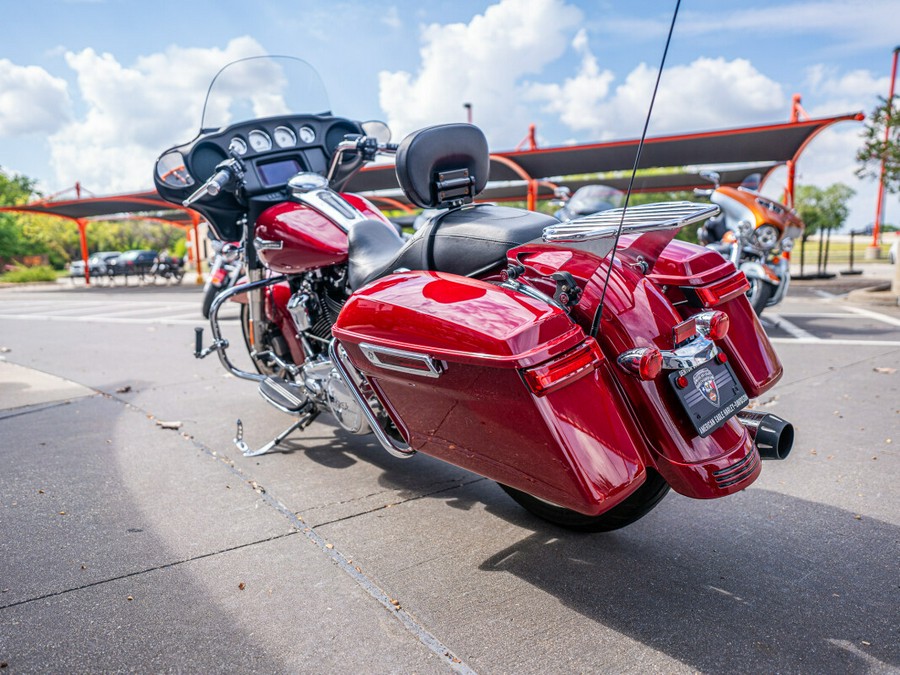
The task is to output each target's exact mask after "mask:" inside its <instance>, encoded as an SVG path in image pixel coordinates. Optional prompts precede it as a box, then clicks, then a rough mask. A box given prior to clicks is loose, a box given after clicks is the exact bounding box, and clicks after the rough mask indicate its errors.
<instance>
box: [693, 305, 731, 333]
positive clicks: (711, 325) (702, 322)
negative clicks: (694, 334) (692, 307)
mask: <svg viewBox="0 0 900 675" xmlns="http://www.w3.org/2000/svg"><path fill="white" fill-rule="evenodd" d="M694 321H696V323H697V330H699V331H700V333H702V334H703V335H704V336H706V337H708V338H709V339H710V340H721V339H722V338H724V337H725V336H726V335H728V329H729V328H730V327H731V319H729V318H728V315H727V314H726V313H725V312H720V311H715V312H703V313H701V314H696V315H694Z"/></svg>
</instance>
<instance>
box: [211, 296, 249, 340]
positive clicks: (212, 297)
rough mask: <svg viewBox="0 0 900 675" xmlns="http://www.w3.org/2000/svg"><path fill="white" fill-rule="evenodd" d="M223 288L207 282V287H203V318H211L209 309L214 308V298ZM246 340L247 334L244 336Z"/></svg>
mask: <svg viewBox="0 0 900 675" xmlns="http://www.w3.org/2000/svg"><path fill="white" fill-rule="evenodd" d="M221 290H222V287H221V286H215V285H213V284H207V286H206V288H204V289H203V306H202V307H201V308H200V311H201V312H202V313H203V318H204V319H208V318H209V310H210V309H212V304H213V300H215V299H216V296H217V295H218V294H219V291H221ZM243 321H244V318H243V314H242V315H241V325H242V326H243ZM244 339H245V340H246V336H245V337H244Z"/></svg>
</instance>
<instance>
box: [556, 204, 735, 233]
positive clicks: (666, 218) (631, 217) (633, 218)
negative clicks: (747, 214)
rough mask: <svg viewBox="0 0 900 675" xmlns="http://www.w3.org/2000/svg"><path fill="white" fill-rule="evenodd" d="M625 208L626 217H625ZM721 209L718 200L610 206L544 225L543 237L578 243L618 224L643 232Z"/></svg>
mask: <svg viewBox="0 0 900 675" xmlns="http://www.w3.org/2000/svg"><path fill="white" fill-rule="evenodd" d="M623 211H624V219H623ZM718 212H719V207H718V206H716V205H715V204H696V203H694V202H659V203H656V204H642V205H640V206H631V207H629V208H628V209H610V210H609V211H601V212H599V213H593V214H591V215H589V216H584V217H583V218H576V219H575V220H571V221H568V222H565V223H560V224H558V225H549V226H547V227H545V228H544V233H543V240H544V241H545V242H548V243H550V242H553V243H564V242H568V243H577V242H582V241H586V240H591V239H608V238H611V237H615V236H616V232H618V230H619V224H620V223H621V224H622V234H643V233H644V232H656V231H659V230H673V229H678V228H681V227H684V226H685V225H690V224H691V223H696V222H699V221H701V220H705V219H706V218H710V217H712V216H714V215H716V214H717V213H718Z"/></svg>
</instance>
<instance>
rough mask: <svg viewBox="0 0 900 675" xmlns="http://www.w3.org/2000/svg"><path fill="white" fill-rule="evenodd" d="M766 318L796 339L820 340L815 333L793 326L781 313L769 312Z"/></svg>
mask: <svg viewBox="0 0 900 675" xmlns="http://www.w3.org/2000/svg"><path fill="white" fill-rule="evenodd" d="M766 320H767V321H768V322H769V323H771V324H772V325H773V326H774V327H776V328H780V329H781V330H783V331H784V332H785V333H788V334H790V335H791V336H793V337H794V338H796V339H797V340H808V341H810V342H821V341H822V339H821V338H817V337H816V336H815V335H813V334H812V333H810V332H809V331H805V330H803V329H802V328H800V326H795V325H794V324H792V323H791V322H790V321H788V320H787V319H785V318H784V317H783V316H782V315H781V314H772V313H769V314H768V315H767V316H766Z"/></svg>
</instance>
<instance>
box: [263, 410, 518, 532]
mask: <svg viewBox="0 0 900 675" xmlns="http://www.w3.org/2000/svg"><path fill="white" fill-rule="evenodd" d="M326 424H327V422H326ZM329 427H330V425H329ZM328 431H330V432H333V435H331V434H330V433H327V432H326V433H320V434H308V433H307V434H303V435H300V436H297V437H296V438H294V439H288V440H286V441H285V442H284V443H283V444H282V446H280V447H279V452H282V453H285V454H291V453H296V452H299V453H302V454H303V455H304V456H305V457H306V458H307V459H309V460H311V461H312V462H314V463H316V464H318V465H319V466H322V467H324V468H326V469H332V470H345V469H349V468H350V467H353V466H355V465H357V464H359V463H364V464H366V465H368V466H370V467H372V468H373V469H375V470H376V471H377V472H378V475H377V481H378V485H379V487H380V488H381V489H382V490H383V491H390V492H393V493H394V500H395V502H397V503H399V502H404V501H409V500H411V499H419V498H423V497H431V498H436V499H443V500H444V501H445V503H446V504H447V505H448V506H451V507H452V508H455V509H460V510H464V511H468V510H469V509H471V508H473V507H474V506H476V505H478V504H485V503H487V502H489V501H491V495H492V494H493V490H494V489H496V492H497V493H499V492H500V490H499V488H495V487H494V484H493V483H492V482H491V481H490V480H489V479H487V478H484V477H482V476H479V475H477V474H474V473H471V472H469V471H466V470H465V469H461V468H459V467H457V466H454V465H452V464H448V463H446V462H443V461H441V460H439V459H435V458H433V457H429V456H428V455H423V454H421V453H419V454H416V455H415V456H413V457H412V458H399V457H394V456H392V455H390V454H388V453H387V452H385V450H384V449H383V448H382V447H381V445H380V444H379V443H378V441H376V440H375V439H374V437H372V436H370V435H369V436H354V435H353V434H349V433H347V432H345V431H344V430H343V429H340V428H338V427H330V428H329V429H328ZM479 483H481V484H484V486H485V488H486V490H485V491H484V492H483V493H482V492H481V491H480V490H478V489H477V488H472V487H470V486H474V485H475V484H479ZM463 486H466V487H467V488H468V489H466V490H459V489H458V488H460V487H463ZM510 504H512V502H510ZM513 509H515V505H513ZM526 520H527V519H526ZM523 522H525V521H523Z"/></svg>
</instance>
